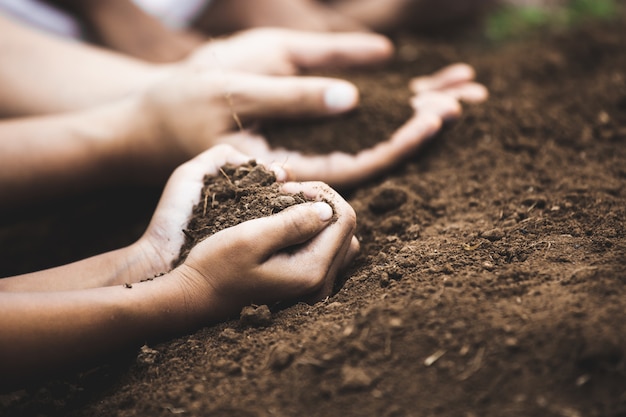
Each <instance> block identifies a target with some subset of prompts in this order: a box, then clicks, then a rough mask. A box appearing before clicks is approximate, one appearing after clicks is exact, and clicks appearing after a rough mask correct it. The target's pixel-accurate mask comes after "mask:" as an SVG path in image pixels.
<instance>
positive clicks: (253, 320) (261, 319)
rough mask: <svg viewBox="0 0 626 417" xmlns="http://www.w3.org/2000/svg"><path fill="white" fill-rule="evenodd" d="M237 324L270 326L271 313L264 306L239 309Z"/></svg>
mask: <svg viewBox="0 0 626 417" xmlns="http://www.w3.org/2000/svg"><path fill="white" fill-rule="evenodd" d="M239 322H240V323H241V324H242V325H244V326H252V327H266V326H269V325H270V324H272V312H271V311H270V309H269V307H268V306H266V305H260V306H246V307H244V308H243V309H241V314H240V315H239Z"/></svg>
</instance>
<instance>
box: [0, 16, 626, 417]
mask: <svg viewBox="0 0 626 417" xmlns="http://www.w3.org/2000/svg"><path fill="white" fill-rule="evenodd" d="M625 22H626V18H624V17H623V16H622V17H621V18H620V19H618V20H616V21H614V22H602V23H596V24H592V25H589V26H586V27H582V28H579V29H576V30H571V31H570V32H568V33H560V34H559V33H557V34H549V35H546V36H544V37H542V38H541V39H534V40H533V39H528V40H525V41H523V42H517V43H509V44H506V45H485V43H484V42H474V41H470V39H469V38H467V39H464V40H456V41H454V42H451V41H448V40H446V41H437V40H433V39H426V38H422V39H420V38H416V37H403V38H401V39H399V54H398V55H399V58H398V59H397V60H396V62H394V64H393V66H392V68H391V69H390V70H389V71H390V73H389V75H387V72H386V71H385V70H379V71H377V72H375V73H373V74H372V75H371V78H370V81H369V86H367V85H366V86H362V87H361V88H362V89H363V90H364V91H372V92H374V91H380V90H377V86H380V85H385V86H388V87H386V88H387V89H388V90H389V91H387V92H385V91H380V94H389V95H391V96H394V97H397V99H394V100H391V99H390V100H389V101H388V102H386V103H388V104H385V105H384V106H382V107H381V108H379V109H378V110H367V109H365V108H364V109H363V110H362V111H361V112H357V113H355V115H351V116H347V118H348V119H351V118H354V119H355V120H357V119H358V114H360V113H363V114H368V112H371V111H373V113H369V114H370V115H371V114H379V115H380V118H382V119H386V118H387V117H389V118H390V119H389V120H392V119H391V118H392V117H395V116H396V115H402V114H404V113H403V112H406V106H407V103H406V101H405V99H402V100H400V98H399V97H401V96H402V94H403V93H401V92H399V91H397V90H396V87H393V86H394V85H395V86H397V88H398V89H400V90H402V88H404V85H405V82H406V80H407V78H408V77H409V75H419V74H423V73H428V72H431V71H433V70H436V69H438V68H439V67H441V66H442V65H445V64H449V63H453V62H458V61H464V62H468V63H469V64H471V65H473V66H474V67H475V68H476V70H477V73H478V75H479V79H480V81H481V82H483V83H484V84H486V85H487V86H488V87H489V89H490V91H491V98H490V100H489V101H488V102H487V103H485V104H482V105H477V106H466V108H465V113H464V116H463V117H462V119H461V120H459V121H457V122H455V123H453V124H450V125H448V126H447V127H446V128H445V129H444V130H443V131H442V132H441V134H439V135H438V137H437V138H435V140H434V141H432V142H431V143H430V144H429V146H428V147H427V148H424V149H422V150H421V151H420V152H419V154H418V155H416V156H414V157H412V158H411V159H410V160H408V161H407V162H406V163H405V164H402V165H401V166H399V167H397V169H395V170H393V171H392V172H390V173H388V174H386V175H385V176H384V177H382V178H379V179H377V180H374V181H372V182H369V183H367V184H363V185H362V186H361V187H359V188H358V189H355V190H351V191H350V192H349V193H346V194H345V197H346V198H347V199H348V200H349V202H350V203H351V204H352V205H353V206H354V208H355V210H356V211H357V215H358V219H359V220H358V221H359V226H358V236H359V238H360V240H361V245H362V252H361V254H360V256H359V257H358V258H357V260H356V262H355V263H354V264H353V265H352V266H351V267H350V269H349V270H348V271H346V272H345V274H344V276H343V277H342V280H344V279H345V284H344V285H343V287H342V288H340V289H339V291H338V292H337V294H335V295H334V296H333V297H331V298H329V299H328V300H326V301H325V302H322V303H318V304H316V305H312V306H311V305H308V304H303V303H301V304H296V305H294V306H291V307H288V308H285V309H281V310H279V311H275V312H273V313H271V312H268V310H267V309H264V308H262V307H259V308H258V309H256V310H255V311H252V312H246V314H244V315H243V316H242V318H240V319H238V318H235V319H233V320H231V321H227V322H224V323H222V324H220V325H216V326H214V327H209V328H204V329H200V330H199V331H197V332H195V333H193V334H189V335H185V336H183V337H180V338H177V339H174V340H169V341H165V342H162V343H159V344H154V345H151V346H144V347H143V348H142V349H141V350H139V351H137V352H130V354H129V355H127V356H124V357H120V358H114V359H112V360H110V361H109V362H108V364H107V365H103V366H101V367H99V368H96V369H94V370H91V371H89V372H83V373H80V374H78V375H72V376H69V377H67V378H64V379H61V380H56V381H49V382H46V383H42V384H40V385H36V386H34V387H32V388H29V389H27V390H20V391H17V392H14V393H10V394H6V395H2V396H0V415H3V416H24V415H41V416H52V415H63V416H92V415H98V416H145V415H151V416H171V415H177V414H178V415H184V416H187V415H188V416H204V415H210V416H229V417H232V416H235V417H237V416H260V417H261V416H263V417H264V416H297V415H305V416H329V415H331V416H336V415H341V416H359V417H363V416H382V417H402V416H423V415H424V416H427V415H432V416H435V415H439V416H464V417H472V416H520V417H521V416H530V415H540V416H554V417H558V416H560V417H563V416H567V417H576V416H614V417H617V416H624V415H626V286H625V284H626V240H625V234H624V221H625V220H626V190H625V187H624V186H625V185H626V147H625V146H624V145H625V142H626V54H625V53H624V51H625V50H626V31H624V30H623V28H624V23H625ZM387 76H388V77H391V78H392V79H393V80H392V81H389V80H388V79H387V78H386V77H387ZM364 82H365V83H367V81H365V80H364ZM392 90H394V91H392ZM376 94H379V93H378V92H377V93H376ZM364 97H365V94H364ZM364 105H365V103H364ZM398 117H399V118H400V120H396V121H394V122H393V123H391V125H393V126H396V125H399V124H401V123H402V122H403V121H404V120H401V119H402V118H404V117H405V116H398ZM377 120H379V119H378V118H376V119H374V118H373V117H371V116H369V117H365V118H364V119H358V121H355V122H354V123H352V124H350V123H349V120H344V122H345V123H344V122H342V123H339V124H336V125H334V126H333V127H332V128H324V127H320V129H327V131H332V132H333V133H332V134H334V135H336V136H334V139H332V140H330V141H329V142H326V143H327V144H326V145H324V140H325V138H326V137H327V133H319V132H318V131H317V130H316V128H314V126H307V127H306V128H300V127H298V126H292V127H289V129H292V128H293V129H300V130H298V131H297V134H296V133H292V134H289V133H286V134H280V132H279V130H280V129H278V128H277V127H275V126H272V127H270V128H268V129H267V132H269V134H270V136H272V141H274V143H276V144H279V143H282V144H288V146H290V147H296V146H299V147H300V149H303V150H305V151H311V150H313V149H319V148H322V147H324V146H328V148H326V149H329V148H331V147H332V148H333V149H334V148H336V146H342V147H344V146H345V147H344V148H343V149H352V150H358V149H359V148H360V147H362V146H364V145H363V143H364V142H363V141H361V140H362V139H365V140H371V138H372V135H371V133H372V132H374V131H377V132H380V133H378V134H380V135H387V133H385V132H386V130H385V129H380V130H376V129H378V128H377V127H374V126H373V125H374V124H377V123H378V121H377ZM325 123H331V122H325ZM273 129H276V130H273ZM284 129H285V131H286V129H287V127H284ZM272 132H274V135H272ZM292 132H295V131H292ZM281 137H282V139H281ZM291 137H293V138H295V141H294V142H293V143H291V142H289V143H287V141H288V140H290V138H291ZM378 139H382V137H380V138H378ZM353 140H355V141H356V142H355V143H348V142H351V141H353ZM281 141H282V142H281ZM330 145H332V146H330ZM307 146H310V148H308V149H306V147H307ZM112 193H113V192H112ZM113 195H114V196H115V195H116V194H113ZM117 195H119V194H117ZM133 198H136V199H137V200H138V201H139V202H143V203H142V204H143V205H141V204H139V203H138V204H137V205H136V207H143V208H144V209H145V216H144V217H142V216H140V215H136V216H135V215H131V214H132V213H134V212H135V211H134V210H137V211H138V212H139V209H138V208H136V207H135V208H133V209H132V210H133V211H131V212H130V213H129V214H127V215H128V217H129V218H130V220H128V223H126V225H127V227H126V228H121V227H119V228H118V229H114V230H99V229H98V231H99V232H101V233H102V234H103V235H104V236H105V237H106V238H103V239H93V238H91V237H89V236H82V235H80V234H78V233H79V232H73V231H71V230H70V231H67V232H65V231H66V230H67V227H68V226H67V224H65V225H63V228H62V227H61V223H62V222H61V220H63V221H66V220H67V221H68V222H69V224H74V225H77V227H78V226H84V225H83V224H82V223H81V220H80V219H82V217H81V216H77V217H76V218H72V217H68V214H67V213H68V210H74V212H75V213H82V212H83V211H81V210H84V207H90V208H91V209H93V208H94V207H97V208H98V210H97V212H98V213H99V216H100V217H97V218H98V219H99V220H100V221H103V220H102V219H107V218H109V217H108V216H109V215H108V214H107V210H112V212H113V213H114V214H115V215H117V213H116V211H115V207H117V205H116V204H118V203H116V202H115V201H116V199H115V198H113V199H112V198H111V194H109V195H108V196H107V198H106V199H105V198H104V197H102V195H101V194H99V195H98V196H91V197H89V198H86V197H84V198H83V199H82V200H78V201H75V202H74V203H75V204H76V207H74V208H72V207H69V208H68V207H66V206H61V204H60V203H59V205H58V206H55V205H48V206H47V207H45V210H42V209H41V208H40V209H39V210H34V211H32V212H29V213H25V212H22V213H15V214H14V215H13V216H12V217H11V216H5V217H4V218H3V219H2V224H3V227H2V234H1V235H0V237H2V248H3V250H5V248H7V249H6V250H11V252H10V253H11V256H12V258H11V260H12V262H11V263H9V262H7V261H5V262H0V267H2V268H4V269H3V271H2V273H3V274H4V273H7V271H10V272H8V273H15V269H16V268H21V270H22V272H23V271H27V270H30V269H31V268H32V269H34V268H38V267H42V266H46V263H49V264H53V263H54V262H58V263H60V262H65V261H68V260H69V259H71V258H72V257H76V258H77V257H80V256H84V255H85V251H86V250H87V249H84V248H83V247H84V246H85V245H86V244H85V242H93V243H92V244H91V245H90V246H89V248H88V250H90V251H93V252H97V251H101V250H106V249H108V248H110V247H116V246H119V245H120V244H124V243H128V242H129V241H131V238H134V237H133V236H129V234H130V232H129V231H132V230H141V228H142V227H145V224H146V223H147V221H148V219H149V215H150V212H151V210H152V205H153V202H154V200H152V197H151V196H150V195H143V197H142V198H139V197H133ZM97 199H102V200H97ZM94 200H95V201H98V204H94V203H93V201H94ZM90 201H91V202H90ZM132 201H134V200H132ZM125 203H128V200H127V201H126V202H125ZM220 204H221V203H220ZM70 212H71V211H70ZM55 213H56V214H55ZM59 213H63V214H59ZM27 215H28V216H29V217H25V216H27ZM42 216H46V217H45V219H47V220H46V221H43V220H38V219H41V218H42ZM83 217H87V216H83ZM91 217H93V216H91ZM71 221H74V223H71ZM85 222H87V221H86V220H85ZM29 224H30V225H31V228H29V227H28V225H29ZM16 225H17V226H16ZM32 225H37V226H41V225H46V227H47V229H46V233H43V232H41V231H40V229H39V228H38V229H35V228H33V227H32ZM128 225H132V226H133V227H128ZM16 227H17V229H16ZM98 227H99V226H98ZM92 230H93V229H92ZM60 231H63V232H64V233H65V234H63V233H59V232H60ZM122 232H123V233H122ZM73 233H75V234H73ZM60 235H63V236H65V237H64V239H69V237H72V236H74V238H76V237H77V236H78V237H82V238H83V239H84V240H83V241H81V240H80V239H78V238H76V240H66V241H63V242H64V246H54V245H51V244H50V243H51V242H53V243H55V242H56V241H51V240H50V239H53V238H52V237H50V236H57V237H56V238H54V239H61V238H60V237H58V236H60ZM138 235H139V234H137V235H136V236H138ZM68 236H69V237H68ZM116 239H117V240H116ZM56 243H58V242H56ZM59 247H62V248H64V249H62V250H61V249H59ZM70 249H71V250H70ZM20 253H21V254H22V255H21V257H20V256H18V255H19V254H20ZM39 254H45V256H46V257H45V258H44V259H45V260H43V261H42V260H41V259H42V258H41V257H40V256H39ZM5 256H6V255H5ZM42 256H43V255H42ZM5 259H7V258H5ZM20 259H21V260H20ZM16 265H17V266H16ZM257 310H258V311H257ZM250 317H253V319H250ZM255 317H256V318H255ZM129 358H130V359H129ZM4 377H6V376H4Z"/></svg>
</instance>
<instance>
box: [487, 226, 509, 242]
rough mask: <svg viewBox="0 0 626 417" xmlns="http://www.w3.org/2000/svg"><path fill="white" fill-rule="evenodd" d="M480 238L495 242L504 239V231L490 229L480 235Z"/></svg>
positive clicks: (497, 228)
mask: <svg viewBox="0 0 626 417" xmlns="http://www.w3.org/2000/svg"><path fill="white" fill-rule="evenodd" d="M481 236H482V237H484V238H485V239H487V240H490V241H492V242H495V241H496V240H500V239H502V238H503V237H504V231H503V230H502V229H500V228H499V227H496V228H495V229H490V230H487V231H485V232H483V233H481Z"/></svg>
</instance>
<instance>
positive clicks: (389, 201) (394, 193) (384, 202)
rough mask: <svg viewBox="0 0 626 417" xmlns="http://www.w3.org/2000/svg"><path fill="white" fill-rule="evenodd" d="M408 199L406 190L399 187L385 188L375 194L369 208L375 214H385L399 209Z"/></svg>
mask: <svg viewBox="0 0 626 417" xmlns="http://www.w3.org/2000/svg"><path fill="white" fill-rule="evenodd" d="M407 200H408V196H407V194H406V192H405V191H403V190H400V189H398V188H393V187H388V188H383V189H382V190H380V191H379V192H378V194H376V195H374V197H373V198H372V200H371V201H370V203H369V209H370V211H371V212H372V213H374V214H384V213H387V212H389V211H391V210H394V209H397V208H399V207H400V206H402V205H403V204H404V203H406V201H407Z"/></svg>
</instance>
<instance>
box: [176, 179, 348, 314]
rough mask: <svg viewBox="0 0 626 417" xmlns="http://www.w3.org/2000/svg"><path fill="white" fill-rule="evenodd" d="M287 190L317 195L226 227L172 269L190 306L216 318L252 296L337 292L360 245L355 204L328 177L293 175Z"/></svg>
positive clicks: (313, 296) (315, 296)
mask: <svg viewBox="0 0 626 417" xmlns="http://www.w3.org/2000/svg"><path fill="white" fill-rule="evenodd" d="M283 190H284V191H286V192H289V193H298V192H303V193H304V194H305V195H306V196H307V197H308V198H311V199H315V200H316V202H311V203H304V204H299V205H296V206H292V207H290V208H287V209H285V210H283V211H281V212H279V213H277V214H274V215H272V216H269V217H264V218H259V219H255V220H250V221H247V222H244V223H241V224H239V225H237V226H234V227H231V228H228V229H224V230H222V231H220V232H218V233H216V234H214V235H212V236H210V237H208V238H207V239H205V240H203V241H202V242H200V243H199V244H197V245H196V246H195V247H194V248H193V249H192V250H191V252H190V253H189V256H188V257H187V259H186V261H185V262H184V263H183V264H182V265H181V266H179V267H178V268H176V269H175V270H174V271H172V275H176V276H178V277H179V278H180V285H181V287H182V291H183V292H184V293H185V294H186V300H187V302H188V306H187V307H188V309H189V311H190V314H194V315H195V314H201V315H202V317H207V318H208V317H210V318H212V319H215V318H220V317H225V316H227V315H229V314H233V313H238V312H239V310H240V309H241V308H242V307H243V306H245V305H249V304H251V303H257V304H266V303H268V304H271V303H275V302H278V301H287V300H296V299H306V300H308V301H317V300H320V299H323V298H324V297H326V296H328V295H330V293H331V291H332V287H333V283H334V280H335V278H336V276H337V274H338V273H339V271H340V270H341V269H342V268H343V267H344V266H346V265H347V264H348V263H349V262H350V261H351V260H352V259H353V258H354V256H355V255H356V253H357V252H358V250H359V244H358V241H357V240H356V238H355V237H354V231H355V228H356V216H355V213H354V210H353V209H352V208H351V207H350V205H349V204H348V203H347V202H346V201H345V200H343V199H342V198H341V196H340V195H339V194H337V193H336V192H335V191H333V190H332V189H331V188H330V187H328V186H327V185H325V184H323V183H317V182H314V183H286V184H284V186H283ZM327 202H328V203H327ZM329 203H330V204H329ZM331 205H332V208H331Z"/></svg>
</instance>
